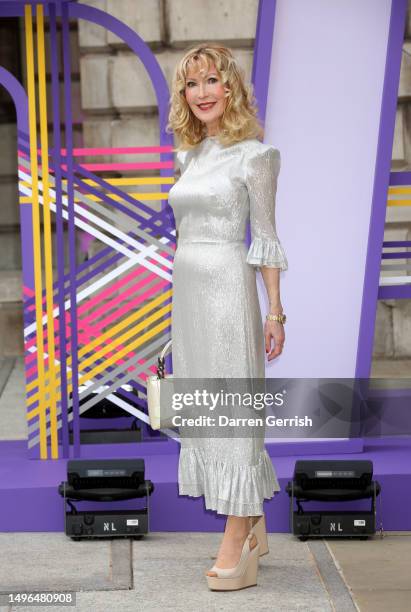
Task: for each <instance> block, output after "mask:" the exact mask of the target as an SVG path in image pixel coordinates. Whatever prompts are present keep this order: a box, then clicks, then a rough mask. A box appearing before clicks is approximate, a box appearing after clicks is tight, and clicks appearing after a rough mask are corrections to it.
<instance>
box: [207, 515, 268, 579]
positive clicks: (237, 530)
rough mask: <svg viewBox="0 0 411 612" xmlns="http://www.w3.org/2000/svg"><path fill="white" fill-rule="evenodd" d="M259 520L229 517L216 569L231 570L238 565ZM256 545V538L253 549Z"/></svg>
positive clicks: (253, 540)
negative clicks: (251, 531)
mask: <svg viewBox="0 0 411 612" xmlns="http://www.w3.org/2000/svg"><path fill="white" fill-rule="evenodd" d="M250 518H251V521H250ZM257 519H258V517H249V516H231V515H230V516H228V517H227V522H226V525H225V531H224V536H223V539H222V542H221V545H220V548H219V551H218V555H217V559H216V562H215V565H216V567H219V568H221V569H230V568H232V567H235V566H236V565H237V564H238V562H239V560H240V555H241V550H242V548H243V545H244V542H245V539H246V537H247V535H248V534H249V532H250V529H251V527H252V526H253V525H254V523H255V521H256V520H257ZM256 544H257V538H256V537H255V536H254V537H253V538H252V540H251V542H250V546H251V548H254V547H255V546H256ZM207 574H208V575H213V572H207Z"/></svg>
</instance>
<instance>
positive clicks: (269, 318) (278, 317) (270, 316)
mask: <svg viewBox="0 0 411 612" xmlns="http://www.w3.org/2000/svg"><path fill="white" fill-rule="evenodd" d="M266 320H267V321H278V322H279V323H282V324H283V325H284V323H285V322H286V320H287V317H286V316H285V314H276V315H274V314H268V315H267V316H266Z"/></svg>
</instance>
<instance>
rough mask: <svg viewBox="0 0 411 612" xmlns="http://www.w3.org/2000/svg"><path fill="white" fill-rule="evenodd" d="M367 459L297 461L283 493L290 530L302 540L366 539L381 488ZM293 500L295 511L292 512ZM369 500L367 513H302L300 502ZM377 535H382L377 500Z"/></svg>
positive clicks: (372, 526)
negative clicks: (286, 501)
mask: <svg viewBox="0 0 411 612" xmlns="http://www.w3.org/2000/svg"><path fill="white" fill-rule="evenodd" d="M372 476H373V464H372V461H369V460H352V459H336V460H328V459H321V460H305V459H304V460H299V461H296V463H295V468H294V476H293V480H292V481H290V482H288V484H287V486H286V491H287V493H288V495H289V497H290V531H291V533H292V534H293V535H296V536H298V537H299V539H300V540H301V541H305V540H307V539H308V537H326V536H330V537H342V536H350V537H359V538H360V539H363V540H366V539H367V538H368V536H369V535H373V534H375V530H376V498H377V496H378V495H379V494H380V492H381V486H380V484H379V483H378V482H377V481H375V480H374V481H373V479H372ZM294 499H295V500H296V504H297V510H294ZM357 499H371V508H370V510H363V511H355V510H343V509H342V508H341V510H333V511H330V510H325V509H324V510H316V511H308V512H307V511H306V510H304V508H303V506H302V503H301V502H308V501H314V500H316V501H324V502H344V501H352V500H357ZM380 520H381V525H380V533H381V536H382V534H383V529H382V519H381V497H380Z"/></svg>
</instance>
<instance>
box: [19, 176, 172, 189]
mask: <svg viewBox="0 0 411 612" xmlns="http://www.w3.org/2000/svg"><path fill="white" fill-rule="evenodd" d="M61 182H62V185H63V186H66V185H67V180H66V179H63V180H62V181H61ZM82 182H83V183H84V184H85V185H90V186H91V187H101V185H99V183H96V181H93V180H92V179H83V181H82ZM104 182H105V183H108V184H109V185H117V186H123V187H131V186H132V185H173V184H174V183H175V179H174V177H172V176H166V177H163V178H162V177H157V176H148V177H140V178H112V179H104ZM21 184H22V185H24V187H30V183H28V182H27V181H23V182H22V183H21Z"/></svg>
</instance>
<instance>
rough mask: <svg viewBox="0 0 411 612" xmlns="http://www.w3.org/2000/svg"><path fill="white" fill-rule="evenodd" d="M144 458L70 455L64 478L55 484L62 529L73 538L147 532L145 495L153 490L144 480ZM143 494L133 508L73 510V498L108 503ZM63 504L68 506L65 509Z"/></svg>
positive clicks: (147, 516) (129, 534) (134, 534)
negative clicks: (142, 501) (139, 505)
mask: <svg viewBox="0 0 411 612" xmlns="http://www.w3.org/2000/svg"><path fill="white" fill-rule="evenodd" d="M144 472H145V466H144V459H72V460H70V461H68V462H67V481H66V482H62V483H61V484H60V485H59V487H58V492H59V494H60V495H61V496H62V497H63V498H64V517H65V533H66V535H67V536H69V537H71V538H72V539H73V540H80V539H83V538H101V537H135V538H140V537H142V536H143V535H144V534H146V533H148V532H149V496H150V495H151V493H152V492H153V491H154V485H153V483H152V482H151V480H145V476H144ZM142 497H145V498H146V507H144V508H140V509H136V510H110V508H109V507H108V508H106V507H104V509H103V510H87V511H84V510H82V511H79V510H77V508H76V506H75V503H74V502H76V501H77V502H80V501H92V502H100V503H109V502H114V501H120V500H128V499H136V498H142ZM67 506H68V507H69V510H67Z"/></svg>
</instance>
